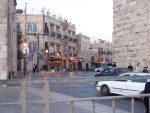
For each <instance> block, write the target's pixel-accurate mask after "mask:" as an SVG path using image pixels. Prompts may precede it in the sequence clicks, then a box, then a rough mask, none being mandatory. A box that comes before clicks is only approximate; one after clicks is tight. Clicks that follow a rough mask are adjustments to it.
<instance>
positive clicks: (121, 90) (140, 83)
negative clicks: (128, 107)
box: [96, 72, 150, 96]
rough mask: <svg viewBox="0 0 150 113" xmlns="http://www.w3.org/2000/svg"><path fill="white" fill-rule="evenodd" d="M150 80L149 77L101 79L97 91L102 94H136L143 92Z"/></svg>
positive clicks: (132, 74) (140, 74) (127, 74)
mask: <svg viewBox="0 0 150 113" xmlns="http://www.w3.org/2000/svg"><path fill="white" fill-rule="evenodd" d="M145 75H149V76H150V73H135V72H130V73H123V74H121V75H119V76H120V77H121V76H145ZM147 81H150V80H149V79H148V80H146V79H141V80H120V81H119V80H117V81H99V82H97V84H96V89H97V91H100V92H101V94H102V95H105V96H107V95H110V94H111V93H113V94H120V95H136V94H142V93H143V91H144V87H145V83H146V82H147Z"/></svg>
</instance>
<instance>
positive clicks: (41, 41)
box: [17, 12, 77, 71]
mask: <svg viewBox="0 0 150 113" xmlns="http://www.w3.org/2000/svg"><path fill="white" fill-rule="evenodd" d="M17 25H18V29H20V30H21V32H22V34H23V39H26V40H27V43H28V47H29V49H30V50H29V54H28V58H29V59H28V63H27V67H28V71H32V66H33V64H36V65H38V68H39V70H43V65H48V66H49V70H50V69H56V68H59V70H60V69H66V70H68V69H69V68H71V69H76V68H77V62H76V57H77V49H76V44H77V40H76V36H75V35H76V28H75V25H74V24H71V23H70V22H68V21H67V20H63V19H62V18H61V17H59V18H58V17H56V16H55V15H49V13H48V12H47V14H45V13H44V14H26V15H25V14H17ZM45 43H47V45H48V50H49V54H48V55H46V54H45ZM22 70H23V64H22ZM56 70H57V69H56Z"/></svg>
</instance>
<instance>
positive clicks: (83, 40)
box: [76, 33, 99, 70]
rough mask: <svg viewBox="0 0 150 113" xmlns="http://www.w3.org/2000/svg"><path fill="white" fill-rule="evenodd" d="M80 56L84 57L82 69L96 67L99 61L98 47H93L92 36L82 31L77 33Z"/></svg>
mask: <svg viewBox="0 0 150 113" xmlns="http://www.w3.org/2000/svg"><path fill="white" fill-rule="evenodd" d="M76 37H77V40H78V44H77V48H78V50H79V55H80V58H81V59H82V60H81V62H82V70H90V69H94V68H95V67H96V65H97V64H99V62H97V54H98V49H94V48H91V43H90V37H88V36H85V35H83V34H81V33H79V34H77V35H76Z"/></svg>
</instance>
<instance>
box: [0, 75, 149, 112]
mask: <svg viewBox="0 0 150 113" xmlns="http://www.w3.org/2000/svg"><path fill="white" fill-rule="evenodd" d="M129 79H130V80H133V79H150V77H149V76H136V77H122V78H120V77H91V78H59V79H58V78H56V79H55V78H53V79H23V80H1V81H0V85H6V86H18V85H20V101H19V102H12V103H0V106H8V105H20V111H21V113H27V104H43V106H44V108H43V109H44V110H43V113H50V108H49V106H50V103H70V107H71V108H70V113H74V103H75V102H83V101H91V103H92V113H96V110H95V103H96V101H97V100H112V113H116V99H122V98H131V113H135V112H134V99H135V98H137V97H145V96H149V100H150V94H140V95H128V96H109V97H93V98H82V99H81V98H80V99H70V100H65V101H51V100H50V98H49V93H50V90H49V89H50V87H49V84H54V83H75V82H96V81H107V80H129ZM33 84H43V85H44V86H43V100H42V101H28V102H27V101H26V86H27V85H29V86H30V85H33ZM149 102H150V101H149ZM149 105H150V103H149ZM149 107H150V106H149Z"/></svg>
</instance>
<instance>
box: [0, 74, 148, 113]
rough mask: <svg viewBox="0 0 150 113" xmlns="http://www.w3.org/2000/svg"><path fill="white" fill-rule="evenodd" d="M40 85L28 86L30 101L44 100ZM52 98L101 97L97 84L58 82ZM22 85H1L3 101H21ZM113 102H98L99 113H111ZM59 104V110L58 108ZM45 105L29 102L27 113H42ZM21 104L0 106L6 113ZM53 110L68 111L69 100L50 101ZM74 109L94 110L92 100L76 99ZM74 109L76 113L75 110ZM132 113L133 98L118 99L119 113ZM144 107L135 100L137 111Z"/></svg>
mask: <svg viewBox="0 0 150 113" xmlns="http://www.w3.org/2000/svg"><path fill="white" fill-rule="evenodd" d="M95 73H96V72H69V73H66V72H58V73H55V74H49V73H45V72H41V73H40V74H37V73H36V74H33V75H32V78H56V77H57V78H61V77H65V78H68V77H94V74H95ZM22 78H24V75H21V74H20V76H19V75H18V76H17V77H16V79H22ZM41 88H42V87H41V86H34V87H28V88H27V92H26V93H27V101H31V100H42V99H43V93H42V91H43V90H42V89H41ZM49 96H50V99H51V100H52V101H61V100H64V101H66V100H69V99H80V98H91V97H101V94H100V93H99V92H97V91H96V89H95V83H94V82H89V83H70V84H68V83H63V84H60V83H57V84H53V85H52V84H50V93H49ZM19 97H20V96H19V87H1V88H0V103H4V102H16V101H19ZM111 103H112V102H111V101H106V100H105V101H96V113H111V112H112V107H111ZM58 107H59V109H58ZM42 108H43V106H42V105H38V104H34V105H32V106H31V105H27V113H33V112H34V113H42V110H43V109H42ZM19 109H20V107H19V106H17V105H14V106H0V111H3V113H20V111H19ZM50 109H51V111H53V113H54V112H55V113H67V112H68V113H69V112H70V104H69V103H63V104H62V103H51V104H50ZM75 111H76V112H77V113H78V112H79V113H80V112H82V113H85V112H86V113H91V112H92V106H91V102H77V103H75ZM76 112H75V113H76ZM130 112H131V102H130V99H119V100H117V101H116V113H130ZM144 112H145V108H144V105H143V103H142V102H141V101H139V100H138V99H137V100H135V113H144Z"/></svg>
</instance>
